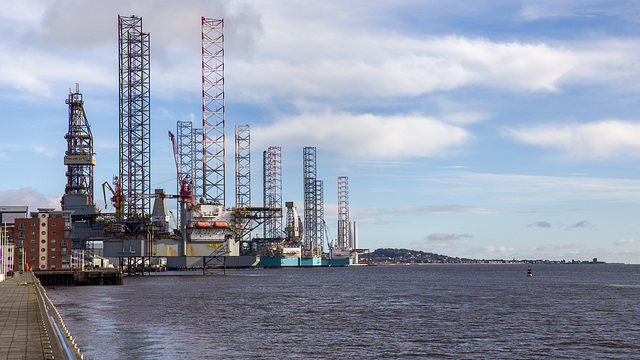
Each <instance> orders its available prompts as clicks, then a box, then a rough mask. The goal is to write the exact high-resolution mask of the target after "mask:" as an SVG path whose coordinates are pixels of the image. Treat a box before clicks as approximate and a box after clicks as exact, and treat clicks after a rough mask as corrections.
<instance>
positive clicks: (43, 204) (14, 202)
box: [0, 188, 62, 211]
mask: <svg viewBox="0 0 640 360" xmlns="http://www.w3.org/2000/svg"><path fill="white" fill-rule="evenodd" d="M60 199H62V194H60V195H54V196H46V195H44V194H42V193H40V192H39V191H38V190H36V189H34V188H21V189H17V190H4V191H0V204H2V205H5V206H28V207H29V211H36V210H37V209H38V208H53V209H58V210H59V209H60Z"/></svg>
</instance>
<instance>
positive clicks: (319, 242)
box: [315, 179, 325, 255]
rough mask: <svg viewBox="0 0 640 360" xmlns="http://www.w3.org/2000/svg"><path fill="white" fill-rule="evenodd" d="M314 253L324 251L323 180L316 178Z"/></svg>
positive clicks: (318, 253)
mask: <svg viewBox="0 0 640 360" xmlns="http://www.w3.org/2000/svg"><path fill="white" fill-rule="evenodd" d="M315 199H316V206H315V208H316V227H317V228H316V249H317V250H316V254H317V255H320V254H321V253H322V252H323V251H324V247H323V246H324V228H325V226H324V224H325V222H324V182H323V181H322V180H318V179H316V195H315Z"/></svg>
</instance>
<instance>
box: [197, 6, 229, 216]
mask: <svg viewBox="0 0 640 360" xmlns="http://www.w3.org/2000/svg"><path fill="white" fill-rule="evenodd" d="M223 28H224V21H223V20H217V19H207V18H205V17H203V18H202V130H203V141H204V144H203V147H204V149H203V150H204V152H203V155H204V159H203V171H204V174H203V175H204V176H203V184H202V185H203V189H202V190H203V192H202V195H203V197H204V198H205V199H207V201H209V202H212V203H216V204H221V205H222V206H224V205H225V201H224V194H225V176H224V175H225V137H224V127H225V123H224V34H223Z"/></svg>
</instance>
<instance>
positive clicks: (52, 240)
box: [51, 231, 56, 243]
mask: <svg viewBox="0 0 640 360" xmlns="http://www.w3.org/2000/svg"><path fill="white" fill-rule="evenodd" d="M54 233H55V231H54ZM51 242H52V243H55V242H56V239H51Z"/></svg>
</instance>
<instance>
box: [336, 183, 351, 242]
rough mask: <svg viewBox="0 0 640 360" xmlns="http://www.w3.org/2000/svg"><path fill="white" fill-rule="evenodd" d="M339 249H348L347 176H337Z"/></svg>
mask: <svg viewBox="0 0 640 360" xmlns="http://www.w3.org/2000/svg"><path fill="white" fill-rule="evenodd" d="M337 248H338V249H340V250H349V248H350V243H349V178H348V177H346V176H338V243H337Z"/></svg>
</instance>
